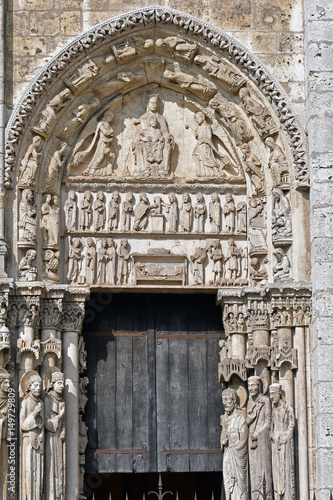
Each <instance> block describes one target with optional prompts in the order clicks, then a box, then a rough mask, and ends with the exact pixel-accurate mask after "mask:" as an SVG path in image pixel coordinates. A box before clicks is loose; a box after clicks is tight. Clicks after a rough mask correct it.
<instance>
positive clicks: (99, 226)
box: [94, 191, 106, 231]
mask: <svg viewBox="0 0 333 500" xmlns="http://www.w3.org/2000/svg"><path fill="white" fill-rule="evenodd" d="M105 221H106V207H105V202H104V194H103V193H102V191H100V192H99V193H97V196H96V200H95V201H94V229H95V231H101V230H103V229H104V224H105Z"/></svg>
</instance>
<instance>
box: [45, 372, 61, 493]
mask: <svg viewBox="0 0 333 500" xmlns="http://www.w3.org/2000/svg"><path fill="white" fill-rule="evenodd" d="M64 387H65V379H64V374H63V373H60V372H53V373H52V375H51V381H50V384H49V387H48V389H47V395H46V397H45V403H44V404H45V430H46V436H45V500H60V499H62V498H64V490H65V477H64V476H65V402H64V399H63V397H62V393H63V390H64Z"/></svg>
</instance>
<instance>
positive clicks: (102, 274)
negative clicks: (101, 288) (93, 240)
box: [97, 238, 108, 285]
mask: <svg viewBox="0 0 333 500" xmlns="http://www.w3.org/2000/svg"><path fill="white" fill-rule="evenodd" d="M107 248H108V244H107V241H106V239H105V238H103V239H102V241H101V246H100V247H99V249H98V250H97V283H98V284H99V285H105V283H106V262H107Z"/></svg>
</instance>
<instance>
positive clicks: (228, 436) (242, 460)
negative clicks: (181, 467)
mask: <svg viewBox="0 0 333 500" xmlns="http://www.w3.org/2000/svg"><path fill="white" fill-rule="evenodd" d="M236 400H237V393H236V391H235V390H234V389H225V390H224V391H223V392H222V401H223V405H224V409H225V414H224V415H222V416H221V425H222V434H221V449H222V451H223V477H224V489H225V494H226V498H227V499H229V497H230V495H231V499H232V500H243V499H244V500H246V499H247V494H248V436H249V430H248V427H247V423H246V415H245V413H244V411H243V410H241V409H240V408H238V407H237V404H236Z"/></svg>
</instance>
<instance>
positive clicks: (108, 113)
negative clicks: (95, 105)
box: [103, 109, 114, 123]
mask: <svg viewBox="0 0 333 500" xmlns="http://www.w3.org/2000/svg"><path fill="white" fill-rule="evenodd" d="M113 117H114V114H113V112H112V111H111V109H108V110H107V111H105V113H104V115H103V120H105V121H107V122H108V123H111V122H112V120H113Z"/></svg>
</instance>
